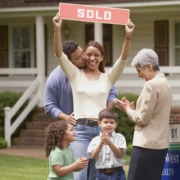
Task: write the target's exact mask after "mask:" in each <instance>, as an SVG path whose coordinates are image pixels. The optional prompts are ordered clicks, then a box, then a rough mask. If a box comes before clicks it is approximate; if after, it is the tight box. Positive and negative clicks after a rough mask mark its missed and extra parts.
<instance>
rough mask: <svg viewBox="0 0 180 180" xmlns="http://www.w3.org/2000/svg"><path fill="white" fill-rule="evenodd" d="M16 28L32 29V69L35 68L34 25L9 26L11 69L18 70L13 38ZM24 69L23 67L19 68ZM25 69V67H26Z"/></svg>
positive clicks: (30, 51)
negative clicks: (15, 62)
mask: <svg viewBox="0 0 180 180" xmlns="http://www.w3.org/2000/svg"><path fill="white" fill-rule="evenodd" d="M14 28H29V29H30V48H29V49H30V50H29V53H30V67H27V68H32V67H35V62H34V25H33V24H12V25H10V26H9V33H8V34H9V67H12V68H16V67H15V66H14V47H13V46H14V45H13V43H14V37H13V30H14ZM18 68H23V67H18ZM24 68H25V67H24Z"/></svg>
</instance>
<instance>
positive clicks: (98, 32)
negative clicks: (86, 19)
mask: <svg viewBox="0 0 180 180" xmlns="http://www.w3.org/2000/svg"><path fill="white" fill-rule="evenodd" d="M94 40H95V41H97V42H98V43H100V44H101V45H102V46H103V24H102V23H94Z"/></svg>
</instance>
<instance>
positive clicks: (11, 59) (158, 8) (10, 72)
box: [0, 0, 180, 139]
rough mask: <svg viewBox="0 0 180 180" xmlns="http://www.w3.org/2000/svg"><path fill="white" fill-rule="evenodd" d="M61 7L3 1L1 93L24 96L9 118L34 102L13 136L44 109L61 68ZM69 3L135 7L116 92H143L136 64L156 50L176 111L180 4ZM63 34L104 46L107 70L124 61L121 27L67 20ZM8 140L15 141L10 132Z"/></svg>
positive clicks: (52, 1) (150, 0) (162, 0)
mask: <svg viewBox="0 0 180 180" xmlns="http://www.w3.org/2000/svg"><path fill="white" fill-rule="evenodd" d="M59 3H67V1H65V0H63V1H61V0H3V1H0V91H1V92H2V91H5V90H11V91H17V92H24V94H23V96H22V98H21V99H20V100H19V102H18V103H17V105H16V106H15V107H13V108H12V109H11V108H6V115H7V117H8V118H9V119H10V118H11V116H12V115H13V114H14V113H15V112H16V111H17V109H18V108H19V107H20V106H21V104H23V102H24V101H25V100H26V99H27V98H30V99H31V102H30V103H29V106H28V108H27V110H26V111H27V112H26V113H24V115H22V117H20V119H19V120H18V123H16V125H14V126H13V127H12V132H13V131H14V130H15V129H16V128H17V127H18V125H19V124H20V123H21V122H22V121H23V119H24V118H25V117H26V114H27V113H28V112H29V111H31V109H32V108H33V107H34V106H35V105H36V104H38V106H39V107H43V89H44V84H45V81H46V78H47V76H48V75H49V74H50V73H51V71H52V70H53V69H54V68H55V67H56V66H57V65H58V64H57V62H56V60H55V58H54V53H53V24H52V18H53V16H54V15H55V14H56V13H57V11H58V8H59ZM68 3H72V4H84V5H91V6H102V7H110V8H125V9H130V19H131V20H132V21H133V22H134V23H135V25H136V29H135V32H134V34H133V40H132V47H131V53H130V57H129V61H128V64H127V67H126V68H125V70H124V73H123V75H122V77H121V78H120V79H119V81H118V82H117V83H116V84H115V86H116V88H117V89H118V91H119V92H133V93H136V94H139V93H140V92H141V89H142V87H143V83H144V81H143V80H142V79H138V77H137V73H136V71H135V68H133V67H131V66H130V64H131V60H132V58H133V57H134V56H135V55H136V53H137V52H138V51H139V50H140V49H142V48H151V49H154V50H155V51H156V52H157V54H158V56H159V61H160V67H161V71H162V72H164V73H166V75H167V78H168V79H169V80H170V83H171V85H172V89H173V103H172V107H180V1H179V0H171V1H170V0H169V1H168V0H156V1H155V0H79V1H78V0H69V1H68ZM63 33H64V34H63V37H62V38H63V41H65V40H67V39H71V40H74V41H77V42H78V43H79V45H80V46H81V47H84V46H85V44H86V42H88V41H89V40H90V39H96V40H98V41H99V42H101V43H103V45H104V48H105V51H106V55H107V57H108V62H107V69H108V68H109V67H111V66H112V64H113V63H114V62H115V60H116V59H117V58H118V56H119V54H120V49H121V46H122V43H123V40H124V27H123V26H121V25H111V24H99V23H89V22H80V21H71V20H63ZM7 122H8V121H7ZM7 124H8V123H7ZM6 136H7V138H6V139H9V138H10V137H9V136H10V135H9V134H7V135H6Z"/></svg>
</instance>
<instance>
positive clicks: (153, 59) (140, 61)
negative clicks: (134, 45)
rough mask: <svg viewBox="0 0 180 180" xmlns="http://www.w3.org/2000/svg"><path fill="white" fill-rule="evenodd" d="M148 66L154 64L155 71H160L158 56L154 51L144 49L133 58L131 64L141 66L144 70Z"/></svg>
mask: <svg viewBox="0 0 180 180" xmlns="http://www.w3.org/2000/svg"><path fill="white" fill-rule="evenodd" d="M147 64H152V67H153V70H154V71H158V70H159V62H158V56H157V54H156V53H155V52H154V51H153V50H152V49H146V48H144V49H142V50H140V51H139V52H138V53H137V55H136V56H135V57H134V58H133V61H132V63H131V65H132V66H140V67H141V68H142V69H144V68H145V67H146V65H147Z"/></svg>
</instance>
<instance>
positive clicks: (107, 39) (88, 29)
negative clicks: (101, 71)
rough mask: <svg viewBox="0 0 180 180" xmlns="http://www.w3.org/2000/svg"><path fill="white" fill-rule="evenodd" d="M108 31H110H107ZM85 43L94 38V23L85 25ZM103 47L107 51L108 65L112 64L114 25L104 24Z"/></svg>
mask: <svg viewBox="0 0 180 180" xmlns="http://www.w3.org/2000/svg"><path fill="white" fill-rule="evenodd" d="M106 31H108V32H106ZM85 35H86V37H85V44H87V43H88V42H89V41H91V40H94V24H86V26H85ZM103 47H104V50H105V53H106V66H111V65H112V25H111V24H103Z"/></svg>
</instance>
